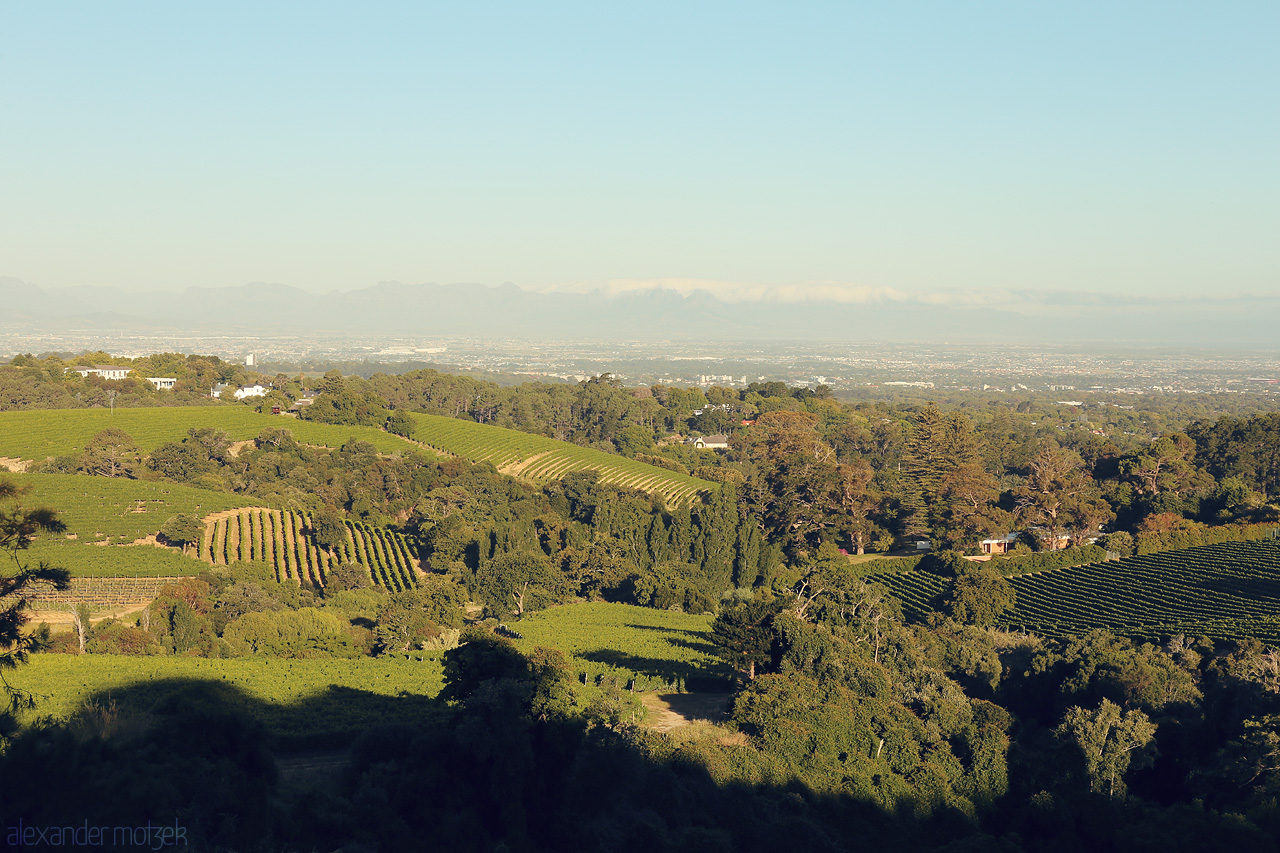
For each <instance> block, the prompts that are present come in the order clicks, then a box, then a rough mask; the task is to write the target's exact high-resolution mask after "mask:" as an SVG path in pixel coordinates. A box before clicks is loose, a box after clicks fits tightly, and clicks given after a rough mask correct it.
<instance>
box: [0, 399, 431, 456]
mask: <svg viewBox="0 0 1280 853" xmlns="http://www.w3.org/2000/svg"><path fill="white" fill-rule="evenodd" d="M107 427H116V428H117V429H122V430H124V431H125V432H127V433H128V434H129V435H130V436H131V437H132V438H133V440H134V441H136V442H138V445H139V446H140V447H141V448H142V450H143V452H144V453H149V452H151V451H152V450H155V449H156V448H157V447H159V446H160V445H162V444H164V443H166V442H170V441H181V440H182V439H183V438H184V437H185V436H186V434H187V430H188V429H190V428H192V427H197V428H206V427H213V428H215V429H220V430H222V431H223V432H225V433H226V434H227V435H229V436H231V439H232V440H233V441H248V440H250V439H253V438H257V437H258V436H259V435H260V434H261V433H262V431H263V430H265V429H287V430H289V431H290V432H291V433H293V437H294V438H296V439H297V440H298V441H300V442H302V443H304V444H315V445H322V446H325V447H340V446H342V445H343V444H344V443H345V442H346V441H347V440H348V439H350V438H351V437H353V436H354V437H355V438H358V439H360V440H362V441H368V442H370V443H371V444H373V446H374V447H376V448H378V450H379V451H380V452H382V453H406V452H408V451H409V450H410V449H412V448H413V445H412V444H411V443H410V442H407V441H405V440H404V439H403V438H400V437H399V436H397V435H392V434H391V433H388V432H384V431H383V430H380V429H377V428H376V427H367V426H336V425H333V424H321V423H313V422H311V421H304V420H299V419H298V418H291V417H286V416H282V415H260V414H258V413H257V412H255V411H253V410H252V409H250V408H248V407H246V406H240V405H220V406H186V407H172V408H150V409H116V410H115V412H114V413H112V412H111V411H110V410H109V409H23V410H18V411H11V412H0V456H5V457H9V458H12V459H45V458H47V457H49V456H65V455H67V454H72V453H79V452H80V451H81V450H83V449H84V446H85V445H86V444H88V443H89V440H90V439H92V438H93V436H94V435H96V434H97V433H98V432H99V431H101V430H104V429H106V428H107Z"/></svg>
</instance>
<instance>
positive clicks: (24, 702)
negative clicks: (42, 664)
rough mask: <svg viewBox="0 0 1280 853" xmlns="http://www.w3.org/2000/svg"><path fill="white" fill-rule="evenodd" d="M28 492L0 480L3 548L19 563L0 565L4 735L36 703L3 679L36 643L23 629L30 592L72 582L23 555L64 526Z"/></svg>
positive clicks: (0, 730)
mask: <svg viewBox="0 0 1280 853" xmlns="http://www.w3.org/2000/svg"><path fill="white" fill-rule="evenodd" d="M25 491H26V489H21V488H19V487H18V486H16V485H14V484H13V482H12V481H10V480H7V479H0V553H7V554H8V555H9V557H10V558H11V559H12V560H13V562H14V566H15V570H14V571H13V573H12V574H7V573H5V572H4V571H3V570H0V603H2V604H0V683H3V686H4V691H5V694H6V696H7V697H8V700H9V703H8V708H7V709H4V710H2V711H0V737H4V736H6V735H7V734H9V733H10V732H11V731H12V727H13V712H14V711H16V710H17V709H19V708H22V707H30V706H31V704H32V699H31V696H30V694H28V693H25V692H23V691H20V690H18V689H16V688H14V687H12V686H10V684H9V682H8V681H6V680H5V679H4V674H5V670H8V669H13V668H14V667H16V666H18V665H19V664H22V663H25V662H26V660H27V652H28V651H30V650H31V649H32V648H33V647H34V644H35V640H34V639H33V638H32V637H31V636H24V635H23V633H22V628H23V626H24V625H26V623H27V619H28V616H27V613H26V610H27V607H28V601H27V598H26V595H27V593H29V592H31V591H32V589H33V588H34V587H35V586H36V585H38V584H50V585H52V586H53V588H54V589H57V590H65V589H67V588H68V587H69V586H70V585H71V584H70V576H69V575H68V574H67V572H66V571H65V570H63V569H55V568H51V567H49V566H48V565H46V564H45V563H40V564H38V565H37V566H35V567H34V568H33V567H31V566H30V565H29V564H27V563H25V562H23V560H22V552H23V551H25V550H26V549H27V548H29V547H30V546H31V542H32V540H34V539H35V537H36V535H37V534H38V533H41V532H46V533H60V532H62V531H63V530H65V529H66V526H65V525H64V524H63V523H62V522H61V521H59V520H58V517H57V514H56V513H55V512H54V511H53V510H51V509H47V508H43V507H31V508H28V507H24V506H23V505H22V504H21V502H20V499H21V497H22V495H23V494H24V492H25Z"/></svg>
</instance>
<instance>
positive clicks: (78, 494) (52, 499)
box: [11, 474, 249, 550]
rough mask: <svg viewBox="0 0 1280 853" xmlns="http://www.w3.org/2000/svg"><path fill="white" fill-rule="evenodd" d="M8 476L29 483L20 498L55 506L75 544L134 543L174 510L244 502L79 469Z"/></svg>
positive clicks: (196, 511) (202, 511)
mask: <svg viewBox="0 0 1280 853" xmlns="http://www.w3.org/2000/svg"><path fill="white" fill-rule="evenodd" d="M11 479H12V480H13V481H14V482H15V483H16V484H18V485H20V486H30V487H31V493H30V494H29V495H27V496H26V497H24V498H23V503H25V504H27V505H30V506H50V507H53V508H55V509H57V510H58V517H59V518H60V519H62V521H63V523H64V524H66V525H67V531H66V535H67V537H68V538H70V539H72V540H73V541H75V542H79V543H84V542H94V541H101V542H111V543H113V544H120V543H126V542H134V541H137V540H138V539H141V538H143V537H145V536H150V535H152V534H154V533H156V532H157V531H159V530H160V527H161V526H162V525H163V524H164V523H165V522H166V521H168V520H169V519H170V518H172V517H173V516H175V515H178V514H179V513H185V514H187V515H195V516H201V517H203V516H206V515H209V514H210V513H214V512H221V511H223V510H229V509H234V508H236V507H241V506H246V505H248V504H249V501H248V500H246V499H244V498H241V497H238V496H236V495H228V494H224V493H220V492H210V491H206V490H205V489H196V488H192V487H191V486H179V485H177V484H176V483H164V482H157V483H153V482H146V481H142V480H126V479H123V478H115V477H89V476H85V475H81V474H13V475H11ZM57 538H59V539H61V538H62V536H59V537H57ZM102 550H111V549H102Z"/></svg>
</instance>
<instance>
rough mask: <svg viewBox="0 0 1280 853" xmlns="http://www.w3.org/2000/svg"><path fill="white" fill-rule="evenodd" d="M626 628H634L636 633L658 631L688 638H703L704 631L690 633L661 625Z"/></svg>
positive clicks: (630, 626)
mask: <svg viewBox="0 0 1280 853" xmlns="http://www.w3.org/2000/svg"><path fill="white" fill-rule="evenodd" d="M626 627H628V628H635V629H636V630H638V631H658V632H660V633H663V634H684V635H686V636H689V637H705V636H707V632H706V631H692V630H690V629H688V628H663V627H662V626H661V625H631V624H628V625H627V626H626Z"/></svg>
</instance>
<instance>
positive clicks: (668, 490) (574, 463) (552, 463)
mask: <svg viewBox="0 0 1280 853" xmlns="http://www.w3.org/2000/svg"><path fill="white" fill-rule="evenodd" d="M412 417H413V419H414V421H415V422H416V423H417V429H416V430H414V433H413V437H414V439H415V440H417V441H420V442H422V443H423V444H426V445H428V446H430V447H433V448H436V449H438V450H442V451H444V452H445V453H449V454H452V455H454V456H460V457H462V458H463V459H467V460H470V461H472V462H489V463H491V464H492V465H493V466H494V467H495V468H497V469H498V470H499V471H501V472H502V473H504V474H509V475H511V476H513V477H516V478H518V479H521V480H524V481H526V482H529V483H534V484H542V483H549V482H554V481H556V480H559V479H560V478H561V477H563V476H564V475H565V474H568V473H569V472H571V471H599V472H600V481H601V482H602V483H609V484H611V485H614V486H620V487H623V488H627V489H638V490H639V491H642V492H648V493H649V494H653V495H659V496H661V497H662V499H663V500H664V501H666V503H667V505H668V506H672V507H675V506H683V505H685V504H688V503H689V502H691V501H692V500H693V499H694V498H695V497H696V496H697V495H698V494H699V493H700V492H705V491H709V490H711V489H714V488H716V484H715V483H712V482H709V481H707V480H699V479H698V478H696V477H690V476H688V475H685V474H680V473H677V472H675V471H668V470H666V469H664V468H657V467H655V466H653V465H646V464H645V463H643V462H637V461H636V460H634V459H627V458H626V457H623V456H614V455H613V454H611V453H604V452H602V451H599V450H594V449H592V448H589V447H579V446H578V445H576V444H569V443H568V442H566V441H557V440H555V439H554V438H546V437H544V436H540V435H530V434H529V433H526V432H519V431H518V430H513V429H505V428H503V427H496V426H489V425H487V424H477V423H473V422H471V421H462V420H458V419H456V418H446V417H443V416H441V415H417V414H415V415H413V416H412Z"/></svg>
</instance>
